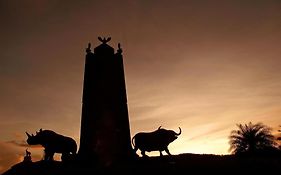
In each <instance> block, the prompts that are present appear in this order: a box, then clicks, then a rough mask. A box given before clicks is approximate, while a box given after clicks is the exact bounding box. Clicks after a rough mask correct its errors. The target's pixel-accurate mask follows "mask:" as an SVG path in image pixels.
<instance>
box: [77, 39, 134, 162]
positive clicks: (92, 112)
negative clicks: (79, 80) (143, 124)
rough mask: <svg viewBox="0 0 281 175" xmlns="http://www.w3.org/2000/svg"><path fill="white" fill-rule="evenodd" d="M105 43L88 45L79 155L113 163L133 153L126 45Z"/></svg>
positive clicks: (127, 157)
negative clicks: (127, 87) (126, 83)
mask: <svg viewBox="0 0 281 175" xmlns="http://www.w3.org/2000/svg"><path fill="white" fill-rule="evenodd" d="M98 39H99V40H100V41H101V44H100V45H99V46H97V47H96V48H94V52H92V51H91V44H90V43H89V45H88V48H87V49H86V61H85V72H84V86H83V99H82V103H83V104H82V119H81V133H80V149H79V153H78V154H79V157H80V158H81V159H82V160H85V161H87V162H93V161H94V162H95V164H97V165H98V166H105V167H106V166H110V165H112V164H114V163H116V162H120V161H123V160H125V161H126V160H128V159H129V158H130V157H131V156H132V147H131V138H130V126H129V118H128V108H127V95H126V85H125V76H124V67H123V57H122V49H121V46H120V44H118V49H117V52H116V53H115V52H114V48H112V47H111V46H109V45H108V44H107V43H108V42H109V41H110V39H111V38H101V37H98Z"/></svg>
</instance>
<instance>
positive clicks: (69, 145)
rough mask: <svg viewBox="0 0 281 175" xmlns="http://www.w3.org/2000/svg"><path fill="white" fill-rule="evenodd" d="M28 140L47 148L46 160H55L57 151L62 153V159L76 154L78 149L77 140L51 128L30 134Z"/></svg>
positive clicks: (31, 143)
mask: <svg viewBox="0 0 281 175" xmlns="http://www.w3.org/2000/svg"><path fill="white" fill-rule="evenodd" d="M26 135H27V136H28V138H27V140H26V142H27V143H28V144H29V145H42V146H43V147H44V148H45V150H44V151H45V155H44V160H53V156H54V154H55V153H61V154H62V156H61V159H62V160H64V159H67V158H69V157H70V156H71V155H75V154H76V151H77V144H76V142H75V140H73V139H72V138H70V137H66V136H63V135H60V134H57V133H55V132H54V131H51V130H42V129H40V130H39V132H36V134H35V135H33V134H31V135H30V134H29V133H28V132H26Z"/></svg>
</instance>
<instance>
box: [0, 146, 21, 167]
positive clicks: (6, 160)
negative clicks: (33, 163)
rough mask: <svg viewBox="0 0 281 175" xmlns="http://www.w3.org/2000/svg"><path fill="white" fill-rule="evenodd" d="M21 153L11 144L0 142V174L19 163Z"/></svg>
mask: <svg viewBox="0 0 281 175" xmlns="http://www.w3.org/2000/svg"><path fill="white" fill-rule="evenodd" d="M22 156H23V153H22V151H21V150H20V149H18V147H15V146H14V145H13V144H10V143H7V142H1V141H0V165H1V166H0V173H2V172H4V171H6V170H8V169H9V168H10V167H11V166H12V165H14V164H16V163H18V162H20V161H21V158H22Z"/></svg>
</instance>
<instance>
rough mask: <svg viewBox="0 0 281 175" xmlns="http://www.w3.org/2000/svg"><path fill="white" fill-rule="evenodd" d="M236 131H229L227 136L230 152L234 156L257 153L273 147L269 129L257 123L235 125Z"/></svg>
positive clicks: (273, 143)
mask: <svg viewBox="0 0 281 175" xmlns="http://www.w3.org/2000/svg"><path fill="white" fill-rule="evenodd" d="M237 127H238V130H233V131H231V134H230V136H229V139H230V141H229V144H230V151H231V152H232V153H234V154H241V153H250V154H254V153H258V152H262V151H265V150H267V149H271V148H273V147H274V145H275V142H274V136H273V135H272V134H271V128H269V127H268V126H266V125H264V124H262V123H257V124H252V123H251V122H249V123H248V124H244V125H243V124H237Z"/></svg>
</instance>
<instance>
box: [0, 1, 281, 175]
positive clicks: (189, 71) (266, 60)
mask: <svg viewBox="0 0 281 175" xmlns="http://www.w3.org/2000/svg"><path fill="white" fill-rule="evenodd" d="M280 9H281V1H280V0H221V1H220V0H209V1H207V0H169V1H168V0H122V1H102V0H100V1H94V0H92V1H90V0H84V1H75V0H73V1H71V0H60V1H59V0H0V25H1V27H0V38H1V42H0V45H1V46H0V82H1V86H0V172H2V171H4V170H6V169H7V168H8V167H10V166H11V165H13V164H15V163H17V162H19V161H21V160H22V157H23V155H24V154H25V149H26V148H27V147H26V146H25V140H26V135H25V131H28V132H30V133H32V132H33V133H35V131H38V130H39V129H40V128H43V129H51V130H54V131H56V132H58V133H60V134H63V135H67V136H70V137H73V138H75V140H76V141H77V143H78V144H79V136H80V119H81V96H82V88H83V74H84V63H85V62H84V61H85V60H84V59H85V48H86V47H87V44H88V42H91V43H92V46H93V47H96V46H98V45H99V44H100V42H99V41H98V40H97V37H98V36H102V37H107V36H110V37H111V38H112V40H111V41H110V42H109V45H111V46H112V47H114V48H115V49H116V48H117V43H118V42H120V43H121V46H122V48H123V58H124V67H125V76H126V77H125V78H126V88H127V97H128V108H129V120H130V129H131V136H133V135H134V134H136V133H137V132H140V131H153V130H155V129H157V128H158V127H159V126H160V125H162V127H163V128H166V129H173V130H175V131H176V132H178V127H179V126H180V127H181V128H182V135H181V136H180V137H179V138H178V139H177V140H176V141H174V142H173V143H172V144H170V145H169V149H170V152H171V153H172V154H180V153H206V154H229V152H228V149H229V144H228V136H229V134H230V131H231V130H233V129H236V124H237V123H248V122H250V121H252V122H253V123H257V122H262V123H264V124H266V125H268V126H270V127H272V128H273V131H274V132H275V131H276V130H277V128H278V126H279V125H280V124H281V49H280V46H281V10H280ZM29 151H31V152H32V157H33V160H39V159H41V158H42V148H29ZM150 155H159V153H158V152H153V153H151V154H150Z"/></svg>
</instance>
